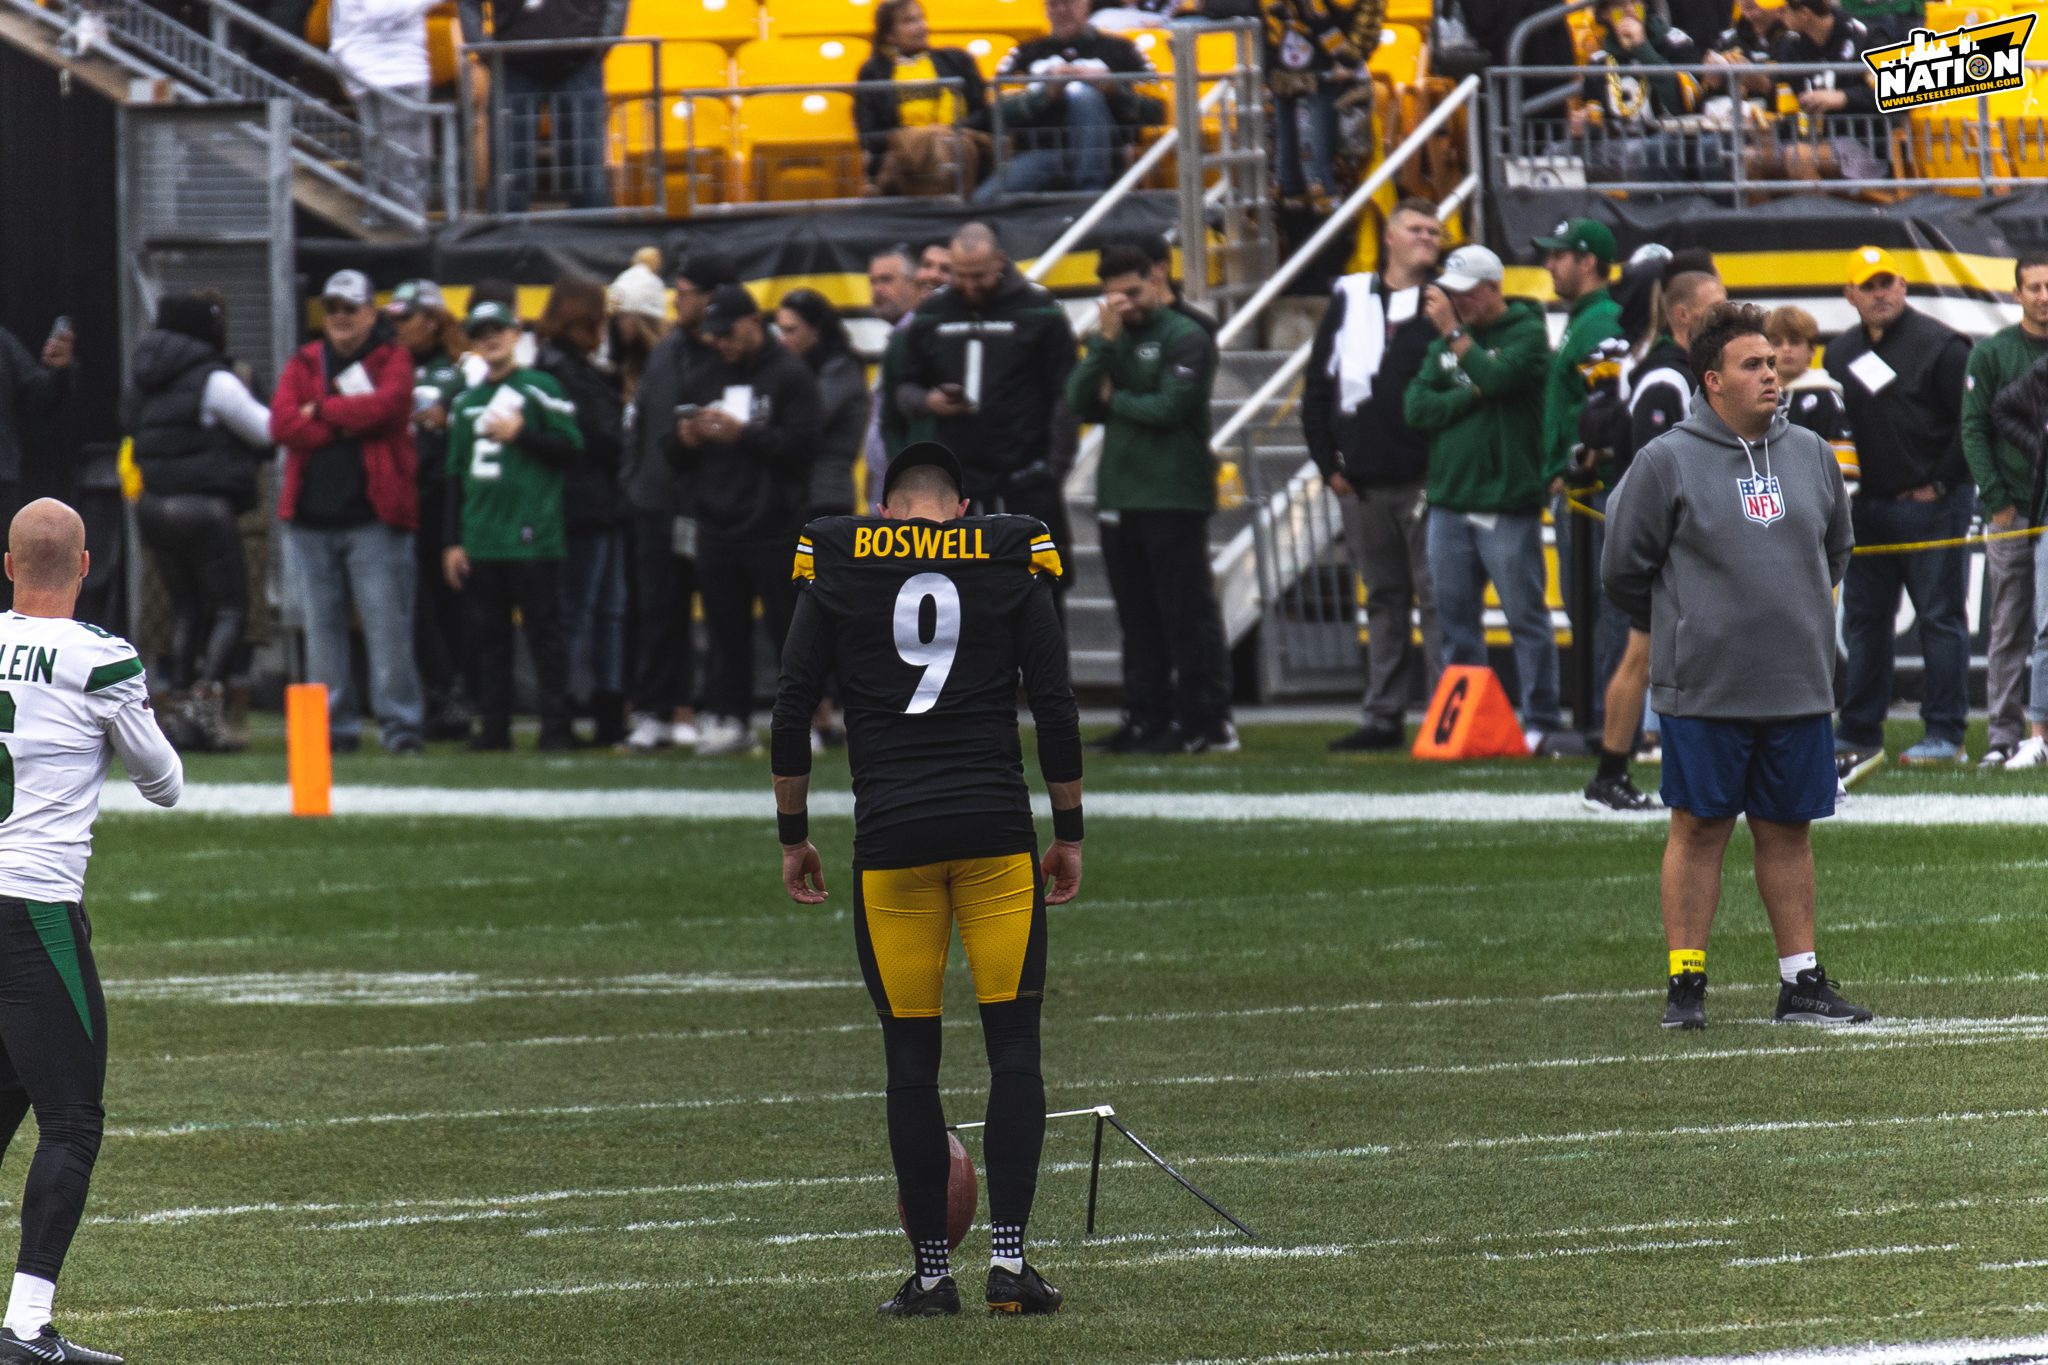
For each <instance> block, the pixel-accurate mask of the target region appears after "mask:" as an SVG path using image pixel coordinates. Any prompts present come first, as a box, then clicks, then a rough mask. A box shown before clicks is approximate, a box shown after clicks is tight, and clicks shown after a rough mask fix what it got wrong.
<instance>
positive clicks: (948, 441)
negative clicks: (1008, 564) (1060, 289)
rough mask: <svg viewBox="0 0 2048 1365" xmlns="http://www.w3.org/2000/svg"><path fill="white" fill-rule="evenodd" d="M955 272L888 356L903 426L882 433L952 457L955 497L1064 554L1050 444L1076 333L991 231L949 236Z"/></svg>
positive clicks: (1062, 502)
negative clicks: (1047, 535)
mask: <svg viewBox="0 0 2048 1365" xmlns="http://www.w3.org/2000/svg"><path fill="white" fill-rule="evenodd" d="M952 270H953V279H952V283H951V284H949V285H947V286H946V287H945V288H944V289H941V290H939V291H937V292H936V293H934V294H933V295H932V296H931V297H930V298H928V299H926V300H925V301H924V303H923V304H922V305H920V306H919V308H918V310H917V312H916V314H915V315H914V316H913V317H912V318H911V321H910V325H909V326H908V327H907V328H905V330H904V332H903V333H902V341H901V343H900V346H898V347H895V348H892V354H893V357H894V361H895V371H894V384H893V386H892V388H891V390H890V392H889V394H888V396H889V398H890V399H891V400H892V401H893V403H894V405H895V416H896V417H898V418H899V419H900V421H895V422H887V423H885V427H884V436H885V437H888V436H890V435H891V434H894V435H895V436H897V437H898V438H899V439H902V440H904V441H905V442H906V443H907V441H908V440H909V439H928V440H934V441H937V442H939V443H940V444H941V445H944V446H945V447H946V448H947V449H949V450H953V451H955V452H957V453H958V455H959V458H960V468H961V471H962V473H963V475H964V477H965V478H966V486H965V487H964V488H963V489H962V490H961V491H962V492H964V493H965V494H966V495H967V497H968V499H969V501H971V502H972V503H973V504H974V509H975V511H976V513H978V514H979V513H987V512H1013V513H1021V514H1023V515H1025V516H1033V517H1037V518H1038V519H1039V520H1040V521H1042V522H1044V523H1045V524H1046V525H1047V526H1048V527H1050V528H1051V530H1052V533H1053V539H1054V540H1055V541H1056V542H1057V543H1058V544H1059V545H1060V546H1062V547H1063V548H1064V547H1065V546H1066V545H1067V544H1068V543H1069V541H1070V537H1069V536H1068V535H1067V529H1066V528H1067V521H1066V511H1067V508H1066V498H1065V496H1064V493H1063V490H1062V488H1061V486H1060V485H1061V477H1060V476H1061V474H1062V473H1063V472H1064V471H1062V470H1060V469H1058V468H1057V467H1056V463H1055V461H1054V459H1053V445H1054V441H1053V437H1054V432H1055V429H1056V427H1055V424H1056V422H1059V421H1061V420H1062V419H1063V416H1064V414H1063V413H1062V414H1059V415H1056V410H1057V409H1059V408H1060V405H1061V404H1062V401H1063V396H1064V394H1065V390H1066V384H1067V375H1068V373H1069V372H1070V371H1072V369H1073V368H1074V361H1075V347H1074V330H1073V328H1072V327H1071V326H1070V325H1069V324H1068V322H1067V315H1066V313H1065V312H1064V311H1063V310H1062V309H1061V308H1060V305H1059V302H1058V300H1056V299H1054V298H1053V296H1052V295H1051V294H1050V293H1048V292H1047V291H1046V290H1045V289H1044V288H1043V287H1042V286H1040V285H1036V284H1033V283H1031V281H1029V280H1027V279H1025V278H1024V277H1023V276H1022V275H1021V274H1019V273H1018V272H1017V269H1016V267H1014V266H1012V265H1011V264H1010V259H1009V257H1008V256H1007V255H1006V254H1005V253H1004V251H1003V248H1002V244H1001V243H1000V242H998V241H997V240H996V235H995V232H994V231H993V230H992V229H990V228H989V227H988V226H987V225H986V224H983V223H969V224H968V225H967V226H966V227H964V228H962V229H960V231H959V232H958V233H957V234H956V235H955V236H954V238H953V251H952ZM901 448H902V446H901V445H897V446H894V447H892V449H901Z"/></svg>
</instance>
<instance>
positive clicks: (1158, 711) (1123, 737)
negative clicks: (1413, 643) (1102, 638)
mask: <svg viewBox="0 0 2048 1365" xmlns="http://www.w3.org/2000/svg"><path fill="white" fill-rule="evenodd" d="M1096 274H1097V276H1098V277H1099V278H1100V279H1101V281H1102V290H1103V300H1102V305H1101V327H1100V329H1099V330H1098V331H1097V332H1096V334H1095V335H1094V336H1092V337H1090V338H1089V340H1088V344H1087V347H1086V349H1084V350H1083V351H1082V353H1081V360H1080V363H1079V364H1077V365H1076V366H1075V367H1074V369H1073V372H1072V373H1071V374H1069V375H1068V376H1067V406H1068V407H1069V408H1071V409H1072V410H1073V412H1074V415H1075V416H1076V417H1078V418H1080V420H1082V421H1084V422H1099V423H1101V424H1102V430H1103V442H1102V463H1101V465H1100V467H1099V468H1098V471H1097V474H1096V480H1095V506H1096V510H1097V512H1098V513H1099V515H1100V516H1101V520H1102V561H1103V567H1104V569H1105V570H1106V571H1107V573H1108V576H1109V591H1110V596H1111V597H1112V598H1113V599H1114V600H1115V602H1116V616H1117V624H1118V625H1119V627H1121V629H1122V633H1123V679H1124V707H1125V711H1124V722H1123V724H1122V725H1121V726H1120V727H1119V728H1118V729H1116V730H1115V731H1113V732H1112V733H1111V734H1109V735H1108V736H1107V737H1105V738H1104V739H1102V740H1100V741H1098V742H1097V747H1099V748H1103V749H1106V750H1109V751H1110V752H1142V753H1179V752H1182V751H1188V752H1194V753H1202V752H1206V751H1216V752H1230V751H1232V750H1235V749H1236V748H1237V747H1238V740H1237V730H1236V728H1235V727H1234V726H1233V725H1232V724H1231V719H1230V654H1229V650H1228V648H1227V646H1226V645H1225V643H1224V638H1223V614H1222V612H1221V610H1220V609H1219V608H1218V606H1217V604H1216V590H1215V585H1214V583H1213V581H1212V580H1211V577H1210V573H1209V516H1210V514H1211V513H1213V512H1214V511H1215V510H1216V461H1215V459H1214V458H1213V457H1212V456H1211V455H1210V454H1209V393H1210V389H1211V388H1212V387H1213V385H1214V383H1215V380H1216V343H1215V342H1213V341H1212V340H1210V338H1209V333H1208V331H1207V330H1206V329H1205V328H1203V327H1202V325H1201V324H1200V323H1198V322H1196V321H1194V320H1193V319H1192V318H1189V317H1188V316H1187V315H1186V314H1184V313H1181V312H1179V311H1178V310H1176V309H1175V308H1174V306H1173V293H1172V289H1171V286H1170V285H1169V286H1167V287H1165V288H1162V287H1161V286H1160V284H1159V283H1158V281H1157V279H1156V278H1155V277H1154V274H1153V270H1152V260H1151V257H1149V256H1147V255H1146V254H1145V252H1144V251H1143V250H1142V249H1140V248H1138V247H1134V246H1112V247H1108V248H1106V249H1105V250H1104V251H1103V253H1102V258H1101V261H1100V263H1099V264H1098V265H1097V267H1096Z"/></svg>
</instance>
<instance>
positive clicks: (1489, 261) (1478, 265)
mask: <svg viewBox="0 0 2048 1365" xmlns="http://www.w3.org/2000/svg"><path fill="white" fill-rule="evenodd" d="M1506 275H1507V269H1506V267H1504V266H1503V265H1501V263H1500V257H1498V256H1496V255H1494V254H1493V253H1492V252H1491V251H1488V250H1487V249H1486V248H1485V247H1483V246H1461V247H1459V248H1458V249H1457V250H1456V251H1453V252H1452V253H1451V254H1450V255H1449V256H1446V257H1445V258H1444V273H1443V274H1441V275H1439V276H1437V277H1436V282H1437V286H1438V287H1439V288H1441V289H1442V290H1444V292H1446V293H1449V294H1462V293H1464V292H1465V291H1466V290H1468V289H1474V288H1477V287H1478V286H1479V285H1482V284H1499V283H1500V282H1501V280H1502V279H1504V278H1505V277H1506Z"/></svg>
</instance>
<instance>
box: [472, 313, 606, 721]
mask: <svg viewBox="0 0 2048 1365" xmlns="http://www.w3.org/2000/svg"><path fill="white" fill-rule="evenodd" d="M463 326H464V327H465V328H466V329H467V330H468V332H469V337H470V343H471V344H472V345H473V346H475V347H476V353H477V354H478V355H479V356H481V357H482V358H483V361H484V364H485V365H486V366H487V367H488V368H487V369H486V371H485V374H484V379H483V382H482V383H480V384H478V385H477V386H476V387H475V388H472V389H467V390H464V392H463V393H462V395H461V396H460V397H458V398H457V399H456V400H455V406H454V408H453V409H452V410H451V411H450V412H449V414H448V500H447V509H448V510H447V522H446V526H445V529H446V531H447V545H448V548H447V549H446V550H444V551H443V552H442V571H443V572H444V573H445V574H446V575H447V578H448V586H449V587H451V588H454V589H455V590H456V591H457V592H459V593H461V594H462V595H463V597H464V598H465V599H466V600H467V602H468V604H469V644H470V649H471V651H472V652H473V653H474V655H475V659H476V676H477V692H478V697H477V703H478V704H477V711H478V714H479V717H480V719H481V722H482V723H481V726H480V728H479V729H478V731H477V734H476V736H475V737H474V738H473V739H471V740H470V746H469V747H470V748H472V749H509V748H511V747H512V611H513V608H514V607H517V608H518V610H519V616H520V621H521V624H522V625H523V626H524V628H525V632H526V646H527V652H528V653H530V654H531V655H532V656H533V671H534V675H535V677H536V679H537V680H538V682H539V693H540V747H541V748H543V749H570V748H574V747H575V743H576V741H575V736H574V734H573V733H572V732H571V731H570V729H569V696H568V694H569V665H568V656H567V655H566V653H565V652H564V651H563V648H562V556H563V554H564V552H565V549H566V544H567V538H566V535H565V533H564V530H563V523H562V470H563V469H564V468H565V467H567V465H568V464H569V462H570V461H571V460H574V459H575V458H576V457H577V456H579V455H581V454H582V453H583V433H582V431H581V430H580V429H579V428H578V427H577V425H576V406H575V404H573V403H571V402H570V401H569V400H568V398H567V397H565V396H564V395H563V393H562V388H561V386H560V385H559V384H557V383H556V382H555V381H554V379H553V378H552V377H551V376H548V375H545V374H542V373H541V372H540V371H539V370H527V369H521V368H520V366H519V361H518V356H517V351H518V341H519V320H518V318H517V317H516V316H514V314H513V312H512V310H511V309H510V308H509V307H507V306H506V305H504V304H502V303H498V302H495V301H490V302H485V303H479V304H476V305H474V306H472V307H471V308H470V310H469V317H468V319H467V321H465V322H464V324H463Z"/></svg>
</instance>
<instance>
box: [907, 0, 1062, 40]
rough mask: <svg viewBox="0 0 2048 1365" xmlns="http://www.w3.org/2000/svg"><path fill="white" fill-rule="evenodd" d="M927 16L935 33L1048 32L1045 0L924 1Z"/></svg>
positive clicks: (1018, 35) (1032, 35) (1025, 35)
mask: <svg viewBox="0 0 2048 1365" xmlns="http://www.w3.org/2000/svg"><path fill="white" fill-rule="evenodd" d="M924 17H925V21H926V22H927V23H929V24H930V25H931V27H932V32H934V33H1007V34H1009V35H1010V36H1011V37H1012V38H1042V37H1044V36H1045V33H1046V27H1045V3H1044V0H924Z"/></svg>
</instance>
